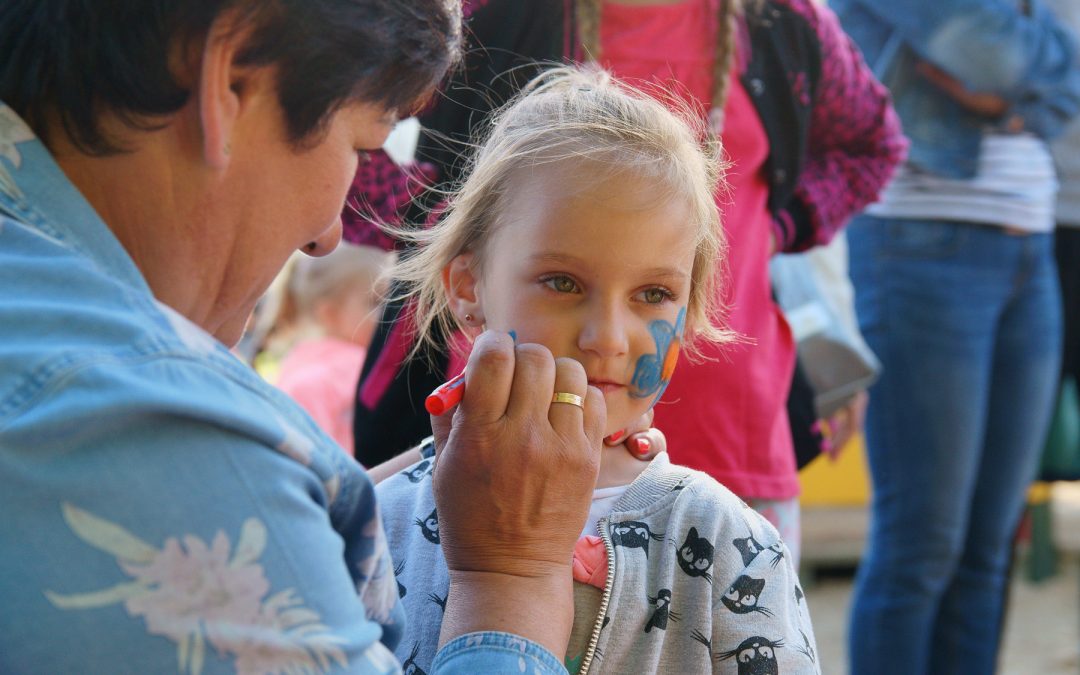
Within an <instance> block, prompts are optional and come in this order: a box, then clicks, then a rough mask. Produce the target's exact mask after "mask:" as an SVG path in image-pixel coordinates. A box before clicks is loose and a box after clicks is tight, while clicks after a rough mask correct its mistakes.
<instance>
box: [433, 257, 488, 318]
mask: <svg viewBox="0 0 1080 675" xmlns="http://www.w3.org/2000/svg"><path fill="white" fill-rule="evenodd" d="M474 262H475V256H474V255H473V253H471V252H470V253H462V254H461V255H458V256H456V257H454V259H453V260H451V261H450V264H449V265H447V266H446V267H445V268H443V288H445V289H446V298H447V300H448V301H449V303H450V311H451V312H453V313H454V316H455V317H456V318H457V320H458V322H459V323H460V324H461V325H463V326H468V327H473V328H476V329H477V331H476V332H477V333H479V332H480V329H481V327H482V326H483V325H484V307H483V302H482V300H481V299H480V293H479V285H480V281H479V279H478V278H477V276H476V272H475V270H474V269H473V263H474Z"/></svg>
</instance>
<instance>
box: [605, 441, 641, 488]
mask: <svg viewBox="0 0 1080 675" xmlns="http://www.w3.org/2000/svg"><path fill="white" fill-rule="evenodd" d="M647 466H649V463H648V462H642V461H641V460H639V459H636V458H634V457H633V456H631V454H630V453H629V452H627V451H626V447H625V446H623V445H616V446H612V447H608V446H606V445H605V446H604V450H603V454H601V455H600V475H599V476H597V478H596V487H598V488H606V487H616V486H619V485H629V484H630V483H633V482H634V479H635V478H637V477H638V476H640V475H641V472H643V471H644V470H645V468H646V467H647Z"/></svg>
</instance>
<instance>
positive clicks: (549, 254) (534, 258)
mask: <svg viewBox="0 0 1080 675" xmlns="http://www.w3.org/2000/svg"><path fill="white" fill-rule="evenodd" d="M527 260H528V261H529V262H533V263H548V264H557V265H573V266H577V267H588V266H589V263H588V261H586V260H583V259H582V258H579V257H577V256H575V255H572V254H570V253H561V252H558V251H541V252H539V253H534V254H532V255H530V256H529V257H528V258H527ZM641 276H643V277H648V278H650V279H657V278H659V279H672V280H679V281H685V280H686V279H689V278H690V272H689V270H684V269H682V268H679V267H664V266H662V265H658V266H656V267H647V268H645V269H642V270H641Z"/></svg>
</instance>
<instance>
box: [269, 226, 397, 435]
mask: <svg viewBox="0 0 1080 675" xmlns="http://www.w3.org/2000/svg"><path fill="white" fill-rule="evenodd" d="M393 260H394V258H393V254H391V253H386V252H384V251H381V250H379V249H376V248H372V247H370V246H354V245H352V244H346V243H342V244H341V245H339V246H338V247H337V248H336V249H335V250H334V251H333V252H332V253H330V254H329V255H327V256H324V257H321V258H311V257H309V256H306V255H303V254H297V258H296V259H295V260H293V261H292V265H291V267H290V268H289V269H290V272H289V273H288V277H287V281H286V282H285V288H284V299H283V301H282V307H281V309H280V312H279V315H278V316H279V319H278V321H279V328H280V332H279V335H278V337H277V341H280V340H284V341H286V342H287V343H288V344H289V345H291V346H290V347H289V348H288V350H287V352H286V353H285V356H284V358H283V359H282V360H281V363H280V366H279V367H278V372H277V376H276V380H275V382H274V383H275V384H276V385H277V386H278V388H280V389H281V390H283V391H284V392H285V393H286V394H289V395H290V396H292V397H293V398H294V399H295V400H296V402H297V403H299V404H300V405H301V406H303V407H304V409H305V410H307V411H308V413H310V414H311V416H312V418H313V419H314V420H315V421H316V422H317V423H318V424H319V426H321V427H322V428H323V430H324V431H326V432H327V433H328V434H329V435H330V436H331V437H332V438H333V439H334V440H336V441H337V442H338V443H340V444H341V446H342V447H343V448H345V449H346V450H347V451H349V454H353V437H352V416H353V397H354V395H355V391H356V390H355V387H354V383H355V381H356V378H358V377H359V376H360V369H361V367H362V366H363V364H364V355H365V354H366V352H367V346H368V344H370V342H371V336H372V334H373V333H374V332H375V322H376V321H378V319H379V307H378V305H379V300H380V297H381V295H382V292H381V290H380V289H381V288H382V281H380V279H381V277H382V276H383V275H384V274H385V273H386V272H387V271H388V270H389V269H390V267H391V265H392V264H393Z"/></svg>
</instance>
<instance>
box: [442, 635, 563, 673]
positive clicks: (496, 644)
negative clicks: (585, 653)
mask: <svg viewBox="0 0 1080 675" xmlns="http://www.w3.org/2000/svg"><path fill="white" fill-rule="evenodd" d="M432 671H433V672H434V673H439V674H440V675H453V674H454V673H469V674H471V673H535V674H536V675H567V671H566V668H564V667H563V664H562V663H560V662H559V659H557V658H555V656H554V655H552V653H551V652H549V651H548V650H546V649H544V648H543V647H541V646H540V645H538V644H536V643H535V642H531V641H529V640H526V639H525V638H523V637H520V636H517V635H514V634H512V633H497V632H483V633H469V634H467V635H462V636H461V637H459V638H455V639H454V640H451V641H450V642H449V643H447V644H446V645H445V646H443V648H442V649H440V650H439V653H438V654H437V655H436V656H435V663H434V664H433V666H432Z"/></svg>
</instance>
